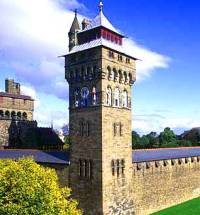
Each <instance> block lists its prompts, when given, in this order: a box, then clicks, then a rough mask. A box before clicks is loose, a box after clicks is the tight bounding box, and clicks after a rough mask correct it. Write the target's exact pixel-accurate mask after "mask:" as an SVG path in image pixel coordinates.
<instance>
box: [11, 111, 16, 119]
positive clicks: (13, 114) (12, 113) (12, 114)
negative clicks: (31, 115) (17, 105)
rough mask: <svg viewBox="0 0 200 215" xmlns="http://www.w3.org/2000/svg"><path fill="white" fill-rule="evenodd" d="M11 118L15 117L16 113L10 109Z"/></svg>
mask: <svg viewBox="0 0 200 215" xmlns="http://www.w3.org/2000/svg"><path fill="white" fill-rule="evenodd" d="M11 118H12V119H16V113H15V111H12V112H11Z"/></svg>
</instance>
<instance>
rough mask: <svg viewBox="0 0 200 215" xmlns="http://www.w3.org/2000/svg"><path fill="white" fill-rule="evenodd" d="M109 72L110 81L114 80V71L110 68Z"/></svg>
mask: <svg viewBox="0 0 200 215" xmlns="http://www.w3.org/2000/svg"><path fill="white" fill-rule="evenodd" d="M107 72H108V80H113V79H114V74H113V70H111V68H110V67H108V68H107Z"/></svg>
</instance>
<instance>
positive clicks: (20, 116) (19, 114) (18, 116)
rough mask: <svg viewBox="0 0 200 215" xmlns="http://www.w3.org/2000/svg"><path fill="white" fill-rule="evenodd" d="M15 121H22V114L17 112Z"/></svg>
mask: <svg viewBox="0 0 200 215" xmlns="http://www.w3.org/2000/svg"><path fill="white" fill-rule="evenodd" d="M17 119H19V120H20V119H22V114H21V112H17Z"/></svg>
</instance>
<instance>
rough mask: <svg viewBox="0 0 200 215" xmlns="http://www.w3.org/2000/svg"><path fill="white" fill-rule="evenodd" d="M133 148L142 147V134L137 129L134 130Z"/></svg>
mask: <svg viewBox="0 0 200 215" xmlns="http://www.w3.org/2000/svg"><path fill="white" fill-rule="evenodd" d="M132 148H133V149H139V148H141V144H140V135H139V134H138V133H137V132H136V131H132Z"/></svg>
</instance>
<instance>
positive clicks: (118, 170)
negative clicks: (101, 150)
mask: <svg viewBox="0 0 200 215" xmlns="http://www.w3.org/2000/svg"><path fill="white" fill-rule="evenodd" d="M119 174H120V162H119V160H117V177H119Z"/></svg>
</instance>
